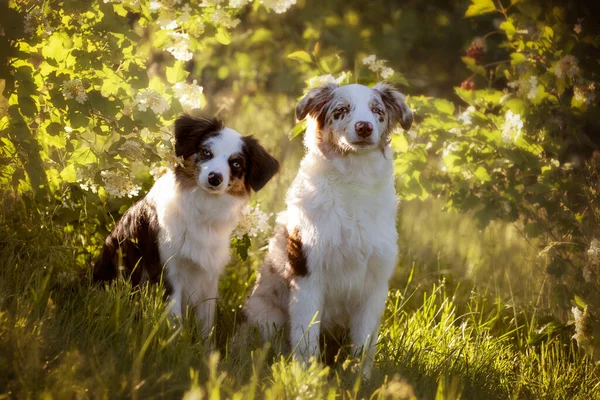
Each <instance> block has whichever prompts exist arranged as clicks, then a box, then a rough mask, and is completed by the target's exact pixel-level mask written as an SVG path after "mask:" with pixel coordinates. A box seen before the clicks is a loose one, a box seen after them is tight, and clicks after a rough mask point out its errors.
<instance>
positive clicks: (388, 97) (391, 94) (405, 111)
mask: <svg viewBox="0 0 600 400" xmlns="http://www.w3.org/2000/svg"><path fill="white" fill-rule="evenodd" d="M373 90H375V91H377V92H378V93H379V94H380V96H381V100H383V103H384V104H385V107H386V108H387V110H388V112H389V113H390V118H391V121H390V122H392V124H394V125H395V124H397V123H399V124H400V126H402V128H403V129H404V130H406V131H407V130H409V129H410V127H411V125H412V123H413V113H412V111H411V109H410V108H408V106H407V105H406V99H405V98H404V95H403V94H402V93H400V92H399V91H398V90H396V89H395V88H394V87H393V86H392V85H388V84H387V83H383V82H381V83H378V84H377V85H375V86H374V87H373Z"/></svg>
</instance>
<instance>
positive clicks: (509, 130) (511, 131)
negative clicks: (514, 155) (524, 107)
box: [502, 110, 523, 144]
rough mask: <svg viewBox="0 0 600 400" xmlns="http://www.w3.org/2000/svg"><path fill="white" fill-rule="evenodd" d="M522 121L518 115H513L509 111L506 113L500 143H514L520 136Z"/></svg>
mask: <svg viewBox="0 0 600 400" xmlns="http://www.w3.org/2000/svg"><path fill="white" fill-rule="evenodd" d="M522 129H523V121H521V116H520V115H519V114H514V113H513V112H512V111H511V110H508V111H507V112H506V116H505V120H504V127H503V128H502V141H503V142H504V143H506V144H508V143H511V142H513V143H516V142H517V140H518V139H519V137H520V136H521V130H522Z"/></svg>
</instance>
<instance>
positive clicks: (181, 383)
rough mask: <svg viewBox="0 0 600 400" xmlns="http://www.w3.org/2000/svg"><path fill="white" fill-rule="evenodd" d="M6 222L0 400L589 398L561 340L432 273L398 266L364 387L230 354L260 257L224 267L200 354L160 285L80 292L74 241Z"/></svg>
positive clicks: (39, 223)
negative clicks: (208, 338) (213, 341)
mask: <svg viewBox="0 0 600 400" xmlns="http://www.w3.org/2000/svg"><path fill="white" fill-rule="evenodd" d="M15 212H17V211H15V210H11V212H10V213H9V212H7V211H6V210H5V212H4V213H3V214H2V221H1V222H2V230H1V236H0V398H2V397H4V398H13V397H14V398H134V399H136V398H137V399H146V398H178V397H185V398H186V399H200V398H211V399H219V398H235V399H238V398H239V399H241V398H268V399H280V398H301V399H304V398H307V399H308V398H331V399H333V398H348V399H356V398H376V399H380V398H381V399H383V398H397V399H400V398H401V399H413V398H425V399H434V398H435V399H458V398H463V399H469V398H471V399H517V398H519V399H520V398H535V399H557V398H565V399H594V398H600V379H599V378H598V371H597V368H596V366H595V365H594V364H593V363H591V362H590V361H588V360H587V359H586V358H585V357H584V356H581V355H580V354H579V352H578V351H577V350H576V348H574V347H573V344H572V342H571V341H570V340H569V334H568V333H567V334H565V335H546V334H545V333H544V332H542V333H540V334H539V335H538V336H537V340H533V339H532V338H533V337H534V336H535V333H536V330H535V329H533V328H532V327H534V326H538V324H537V323H536V322H535V321H533V320H532V319H533V318H534V317H533V316H532V314H528V313H522V312H521V310H518V309H516V308H515V307H514V304H513V302H512V301H511V300H510V297H508V301H504V300H503V296H501V295H492V294H491V292H490V291H487V295H483V294H481V293H478V291H477V290H478V289H477V288H478V286H477V285H475V284H474V285H471V288H470V289H469V291H468V293H465V291H464V290H461V289H460V286H458V289H457V285H454V284H451V283H450V282H449V281H446V282H443V281H436V282H435V283H431V281H433V279H422V278H424V272H423V271H427V270H428V268H430V266H428V265H426V264H425V263H423V262H420V263H412V262H408V261H406V260H409V257H408V256H407V257H405V261H403V262H404V264H403V265H400V266H399V270H400V271H408V272H407V273H405V274H400V275H399V276H398V277H396V278H395V285H394V286H395V288H394V289H392V290H391V292H390V295H389V300H388V305H387V309H386V312H385V314H384V317H383V323H382V329H381V333H380V338H379V345H378V352H377V356H376V362H375V368H374V371H373V376H372V377H371V379H369V380H364V379H363V378H361V373H360V360H355V359H345V358H342V359H340V360H338V363H337V364H336V365H333V366H328V367H326V366H323V365H321V364H319V363H317V362H314V363H312V364H310V365H309V366H308V367H306V368H304V367H302V366H301V365H299V364H297V363H295V362H293V361H292V360H290V359H289V357H285V356H278V355H276V354H275V353H274V352H272V351H271V350H270V349H269V347H268V346H265V347H263V348H252V347H249V348H239V347H236V346H234V345H233V343H232V336H233V334H234V333H235V332H236V326H235V321H236V318H237V312H238V310H239V305H241V303H242V301H243V299H244V296H245V295H246V293H247V291H248V290H249V288H250V287H251V280H252V277H253V268H254V267H255V265H256V263H257V262H258V261H259V258H260V255H257V256H256V257H255V258H254V260H253V264H251V267H249V266H248V265H246V264H242V263H234V264H233V265H231V266H230V268H229V272H228V275H227V276H226V277H225V278H224V280H223V283H222V285H221V297H222V299H221V301H220V307H219V317H218V321H217V332H216V335H217V338H218V350H217V351H216V352H213V353H209V352H208V351H207V346H206V345H205V342H204V340H203V339H204V338H202V337H201V336H200V335H199V334H198V333H197V332H196V330H195V329H194V327H193V326H191V325H190V324H189V323H186V322H184V323H183V324H180V323H178V322H174V321H172V320H170V319H169V318H168V317H167V311H168V310H167V307H168V306H167V304H165V302H164V301H163V294H164V293H163V289H162V288H161V287H159V286H150V287H142V288H132V287H131V286H130V285H129V284H128V283H127V282H126V281H120V282H117V283H116V284H114V285H112V286H109V287H106V288H103V287H97V286H94V285H92V284H91V283H90V282H89V274H86V273H85V272H86V271H85V269H82V266H83V264H82V263H78V262H77V261H76V260H78V254H79V252H80V251H81V238H80V237H79V236H78V234H77V232H75V231H72V232H65V231H63V230H59V229H56V228H54V227H53V226H52V225H51V223H50V222H49V221H45V220H44V219H43V218H42V219H41V220H40V219H39V218H33V217H31V216H28V214H25V213H24V214H22V215H21V214H19V215H18V218H17V217H15ZM9 217H10V219H9ZM15 220H18V221H20V223H19V224H15V223H14V221H15ZM439 234H441V233H440V232H439V231H438V235H439ZM448 234H449V233H448ZM413 240H417V237H416V236H415V237H414V238H413ZM438 243H439V242H438ZM413 244H414V243H413ZM415 246H416V245H415ZM414 248H416V247H414ZM436 258H437V259H439V261H438V262H439V263H443V262H444V254H443V251H441V250H440V251H439V254H438V255H437V256H436ZM449 261H450V259H448V262H449ZM82 272H83V273H82ZM438 278H439V276H438ZM461 279H462V278H461Z"/></svg>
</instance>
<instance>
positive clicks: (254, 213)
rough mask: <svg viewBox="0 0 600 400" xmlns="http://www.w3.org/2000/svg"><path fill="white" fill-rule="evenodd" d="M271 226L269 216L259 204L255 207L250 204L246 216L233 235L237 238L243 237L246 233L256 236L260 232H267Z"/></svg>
mask: <svg viewBox="0 0 600 400" xmlns="http://www.w3.org/2000/svg"><path fill="white" fill-rule="evenodd" d="M269 228H270V225H269V216H268V215H267V214H265V213H264V212H262V211H261V209H260V208H259V204H257V205H256V206H255V207H252V206H248V207H246V210H245V211H244V217H243V218H242V220H241V221H240V223H239V225H238V226H237V228H235V230H234V231H233V236H234V237H235V238H237V239H242V238H243V237H244V235H248V236H249V237H256V236H257V235H258V233H259V232H266V231H268V230H269Z"/></svg>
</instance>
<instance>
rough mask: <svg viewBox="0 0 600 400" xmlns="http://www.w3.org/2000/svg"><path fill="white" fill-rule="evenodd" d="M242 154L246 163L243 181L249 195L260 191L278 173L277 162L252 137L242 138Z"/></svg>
mask: <svg viewBox="0 0 600 400" xmlns="http://www.w3.org/2000/svg"><path fill="white" fill-rule="evenodd" d="M242 141H243V143H244V147H243V150H242V151H243V153H244V160H245V163H246V172H245V176H244V181H245V184H246V187H247V190H248V193H250V188H252V190H254V191H255V192H258V191H259V190H260V189H262V188H263V187H264V186H265V185H266V184H267V182H269V181H270V180H271V178H272V177H273V176H274V175H275V174H276V173H277V172H279V161H277V160H276V159H275V158H274V157H273V156H272V155H270V154H269V153H268V152H267V150H265V148H264V147H262V146H261V144H260V143H259V142H258V140H256V139H255V138H254V137H253V136H244V137H243V138H242Z"/></svg>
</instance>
